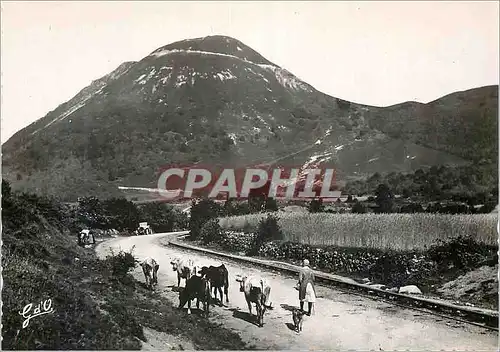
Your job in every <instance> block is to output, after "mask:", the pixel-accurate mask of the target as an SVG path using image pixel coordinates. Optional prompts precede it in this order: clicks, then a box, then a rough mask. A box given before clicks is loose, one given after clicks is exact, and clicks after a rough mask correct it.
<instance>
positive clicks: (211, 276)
mask: <svg viewBox="0 0 500 352" xmlns="http://www.w3.org/2000/svg"><path fill="white" fill-rule="evenodd" d="M200 275H201V277H205V278H207V279H208V281H209V282H210V286H211V288H213V292H214V299H215V300H216V301H217V291H219V295H220V304H221V305H223V303H222V302H224V296H223V294H222V288H224V294H225V295H226V303H229V296H228V293H227V292H228V288H229V272H228V271H227V269H226V266H225V265H224V264H222V265H220V266H212V265H210V266H209V267H206V266H204V267H202V268H201V270H200Z"/></svg>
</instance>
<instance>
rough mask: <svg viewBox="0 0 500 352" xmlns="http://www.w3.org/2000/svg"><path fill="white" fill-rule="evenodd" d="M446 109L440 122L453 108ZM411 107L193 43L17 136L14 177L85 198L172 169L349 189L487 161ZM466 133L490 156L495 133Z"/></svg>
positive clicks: (239, 48) (146, 181)
mask: <svg viewBox="0 0 500 352" xmlns="http://www.w3.org/2000/svg"><path fill="white" fill-rule="evenodd" d="M495 89H496V92H497V97H498V87H496V88H495ZM492 90H493V88H492ZM471 92H472V93H474V94H476V95H478V96H481V95H482V94H484V92H483V91H480V92H478V93H476V90H472V91H471ZM472 93H470V94H472ZM446 99H447V100H446V101H444V102H443V103H442V104H441V105H440V104H435V106H436V107H434V108H433V109H434V110H429V111H431V113H432V114H434V111H435V109H438V108H439V109H441V110H439V111H449V109H453V108H454V107H453V106H451V107H450V104H451V103H450V102H449V101H454V100H450V99H449V97H447V98H446ZM491 99H493V98H491ZM476 100H477V101H479V100H480V99H479V98H478V99H476ZM464 101H465V103H467V101H468V99H467V98H465V99H464ZM437 102H440V100H438V101H437ZM408 105H411V106H413V105H414V104H402V105H401V106H399V107H398V106H393V107H389V108H377V107H371V106H364V105H360V104H354V103H350V102H348V101H344V100H340V99H337V98H334V97H330V96H328V95H325V94H323V93H321V92H319V91H317V90H315V89H314V88H313V87H312V86H310V85H308V84H307V83H304V82H302V81H301V80H299V79H298V78H297V77H295V76H294V75H293V74H291V73H290V72H288V71H286V70H285V69H283V68H281V67H278V66H276V65H275V64H273V63H271V62H269V61H268V60H266V59H265V58H264V57H262V56H261V55H260V54H258V53H257V52H255V51H254V50H252V49H251V48H249V47H247V46H246V45H244V44H243V43H241V42H240V41H238V40H235V39H233V38H229V37H224V36H210V37H205V38H196V39H189V40H183V41H179V42H176V43H172V44H169V45H167V46H164V47H161V48H158V49H157V50H155V51H153V52H152V53H151V54H150V55H148V56H146V57H145V58H143V59H142V60H140V61H138V62H127V63H124V64H122V65H120V67H118V68H117V69H116V70H115V71H113V72H112V73H110V74H109V75H107V76H105V77H102V78H101V79H98V80H96V81H94V82H93V83H92V84H91V85H90V86H89V87H87V88H85V89H83V90H82V91H81V92H80V93H79V94H77V95H76V96H75V97H74V98H73V99H71V100H70V101H68V102H66V103H64V104H62V105H61V106H59V107H58V108H57V109H55V110H54V111H52V112H50V113H49V114H47V115H46V116H45V117H43V118H42V119H40V120H38V121H36V122H35V123H33V124H31V125H30V126H28V127H26V128H25V129H23V130H22V131H19V132H18V133H16V134H15V135H14V136H13V137H12V138H11V139H9V140H8V141H7V142H6V143H5V144H4V145H3V146H2V148H3V153H4V157H3V169H4V172H3V174H4V177H6V178H7V179H9V180H10V181H12V182H13V185H14V187H16V188H23V189H30V190H32V191H38V192H42V193H45V194H55V195H59V196H61V197H63V198H65V199H75V198H76V197H78V196H82V195H88V194H92V195H99V196H104V197H105V196H111V195H120V193H121V191H120V190H119V189H118V187H119V186H135V187H156V182H157V177H158V171H159V170H160V168H161V167H163V166H164V165H168V164H171V163H197V162H201V163H207V164H208V163H210V164H225V165H234V166H243V165H248V164H258V163H267V164H269V165H274V164H277V165H316V164H317V163H318V162H322V163H323V164H324V165H328V166H331V167H335V168H336V169H337V170H338V177H339V178H340V179H348V178H350V177H359V176H364V175H367V174H371V173H374V172H390V171H411V170H415V169H418V168H421V167H424V166H432V165H441V164H444V163H451V164H464V163H467V162H469V161H470V160H476V159H477V158H478V155H476V154H474V149H472V148H470V150H468V151H467V153H460V151H458V152H457V148H458V146H459V144H458V143H455V142H454V141H459V140H460V138H462V137H461V135H460V134H453V133H455V132H453V131H448V130H443V129H442V128H439V129H438V128H434V129H432V128H428V127H426V126H428V125H426V124H424V123H421V122H418V121H421V120H424V119H426V118H428V115H427V111H428V110H425V109H420V108H417V109H415V108H411V109H409V108H408V107H407V106H408ZM417 105H418V106H419V104H417ZM427 105H429V104H427ZM442 105H443V106H444V107H443V106H442ZM476 105H477V106H476ZM476 105H474V109H475V110H474V109H473V108H472V107H471V109H470V111H469V110H467V111H468V112H467V113H470V114H471V115H472V114H474V116H476V115H477V116H479V118H478V119H482V120H484V121H487V123H486V125H488V124H490V123H492V121H493V120H492V116H496V106H495V107H493V104H491V103H488V104H487V105H480V103H479V105H478V104H476ZM433 106H434V105H433ZM419 109H420V110H419ZM447 109H448V110H447ZM415 111H417V112H415ZM400 120H401V122H400ZM403 121H404V123H403ZM411 121H417V122H416V123H414V124H413V125H412V124H411V123H410V122H411ZM440 121H442V122H441V123H444V121H447V118H446V116H445V115H443V117H442V118H441V120H440ZM461 123H462V122H461V121H457V122H456V126H457V129H458V128H459V127H460V125H461ZM495 123H497V122H496V120H495ZM405 126H410V127H405ZM422 126H424V127H425V128H424V127H422ZM474 126H475V125H474ZM474 126H472V127H474ZM432 127H434V125H432ZM495 131H496V129H495ZM444 132H446V133H447V134H446V133H444ZM448 132H449V133H448ZM432 133H434V135H432ZM467 133H469V135H470V133H472V135H475V136H477V138H476V139H477V143H476V144H475V145H479V144H480V143H483V144H484V145H485V146H486V147H487V148H489V150H490V152H489V153H490V154H491V151H492V150H493V149H494V147H493V142H496V140H495V141H492V140H491V136H490V134H488V135H487V136H486V137H485V138H484V139H481V138H480V137H481V133H480V132H474V131H473V132H470V131H469V132H467ZM474 133H476V134H474ZM443 135H447V137H446V138H445V139H444V140H441V139H440V138H441V137H442V136H443ZM409 136H411V138H408V137H409ZM426 138H427V139H426ZM454 138H455V139H454ZM436 140H438V142H439V143H432V142H433V141H436ZM495 150H496V149H495ZM477 154H479V153H477Z"/></svg>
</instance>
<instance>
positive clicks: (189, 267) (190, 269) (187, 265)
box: [170, 258, 196, 287]
mask: <svg viewBox="0 0 500 352" xmlns="http://www.w3.org/2000/svg"><path fill="white" fill-rule="evenodd" d="M170 264H172V270H173V271H177V287H180V285H181V279H185V280H186V283H187V280H188V279H189V278H190V277H191V276H193V275H196V267H195V265H194V262H193V261H192V260H191V259H189V260H187V261H186V262H184V261H183V260H182V259H179V258H176V259H173V260H172V261H170Z"/></svg>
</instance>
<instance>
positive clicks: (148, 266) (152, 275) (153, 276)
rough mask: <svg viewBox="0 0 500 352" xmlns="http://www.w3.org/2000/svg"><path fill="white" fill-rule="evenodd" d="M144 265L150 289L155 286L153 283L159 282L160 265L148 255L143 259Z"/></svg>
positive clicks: (142, 264) (142, 265)
mask: <svg viewBox="0 0 500 352" xmlns="http://www.w3.org/2000/svg"><path fill="white" fill-rule="evenodd" d="M140 265H141V267H142V272H143V273H144V277H145V278H146V286H147V287H148V288H149V289H152V288H153V285H155V284H158V274H157V273H158V269H159V268H160V265H159V264H158V263H157V262H156V260H154V259H153V258H151V257H148V258H146V259H144V260H143V261H142V263H141V264H140Z"/></svg>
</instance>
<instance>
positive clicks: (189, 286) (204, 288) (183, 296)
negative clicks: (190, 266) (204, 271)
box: [179, 275, 210, 317]
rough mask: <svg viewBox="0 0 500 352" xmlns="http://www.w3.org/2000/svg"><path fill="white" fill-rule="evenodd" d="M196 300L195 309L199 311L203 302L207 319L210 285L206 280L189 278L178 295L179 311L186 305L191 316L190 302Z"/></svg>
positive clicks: (197, 277) (194, 277) (195, 277)
mask: <svg viewBox="0 0 500 352" xmlns="http://www.w3.org/2000/svg"><path fill="white" fill-rule="evenodd" d="M195 298H196V308H198V309H200V301H202V302H203V310H204V313H205V316H207V317H208V310H209V306H210V285H209V283H208V280H207V279H205V278H202V277H200V276H196V275H194V276H191V277H190V278H189V279H187V280H186V287H185V288H184V289H183V290H182V291H181V292H180V293H179V309H182V307H184V305H185V304H186V302H187V304H188V314H191V301H192V300H193V299H195Z"/></svg>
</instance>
